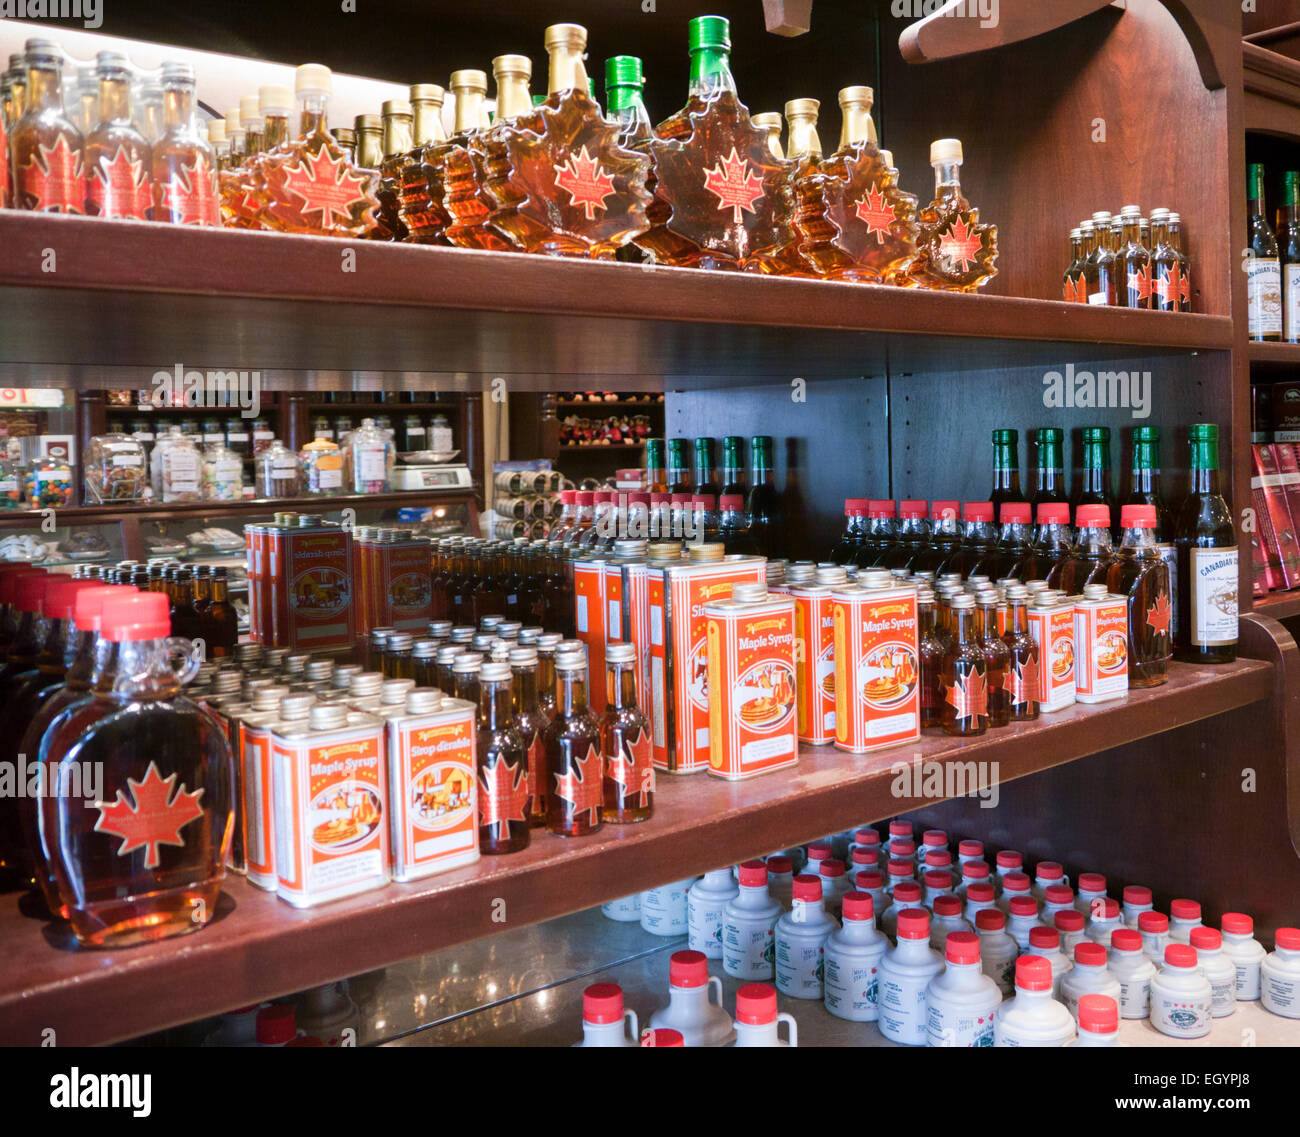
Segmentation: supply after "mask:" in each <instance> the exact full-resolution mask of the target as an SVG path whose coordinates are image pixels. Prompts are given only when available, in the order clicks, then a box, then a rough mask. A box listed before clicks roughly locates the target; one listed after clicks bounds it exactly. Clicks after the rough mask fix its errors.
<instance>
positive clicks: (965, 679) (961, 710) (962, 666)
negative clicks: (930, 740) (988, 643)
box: [940, 593, 988, 737]
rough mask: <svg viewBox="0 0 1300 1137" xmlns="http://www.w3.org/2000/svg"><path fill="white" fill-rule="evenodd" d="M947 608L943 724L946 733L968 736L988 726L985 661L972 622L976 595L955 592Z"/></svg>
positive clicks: (943, 676)
mask: <svg viewBox="0 0 1300 1137" xmlns="http://www.w3.org/2000/svg"><path fill="white" fill-rule="evenodd" d="M948 609H949V614H950V615H949V618H950V621H951V627H952V637H953V638H952V643H951V644H949V645H948V647H947V649H946V650H945V651H944V653H943V663H942V665H941V668H940V682H941V683H942V685H943V702H942V703H941V704H940V710H941V712H942V725H943V729H944V732H945V733H947V734H952V735H957V736H959V737H971V736H974V735H977V734H983V733H984V731H985V730H986V729H987V728H988V687H987V683H988V664H987V663H986V661H985V658H984V646H983V644H982V643H981V642H980V639H979V633H978V630H977V628H976V624H975V597H973V596H971V595H970V594H969V593H958V594H957V595H954V596H953V597H952V599H951V600H950V601H949V604H948Z"/></svg>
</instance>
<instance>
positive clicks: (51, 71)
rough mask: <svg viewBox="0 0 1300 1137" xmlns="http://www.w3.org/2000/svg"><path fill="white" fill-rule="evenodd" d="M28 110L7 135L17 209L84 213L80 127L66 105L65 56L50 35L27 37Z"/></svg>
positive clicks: (26, 106)
mask: <svg viewBox="0 0 1300 1137" xmlns="http://www.w3.org/2000/svg"><path fill="white" fill-rule="evenodd" d="M23 61H24V64H25V65H26V68H27V85H26V92H25V99H26V103H25V109H24V110H23V112H22V117H21V118H19V119H18V121H17V123H16V124H15V125H14V128H13V136H12V137H11V138H10V139H9V150H10V161H11V162H12V163H13V178H14V200H13V203H14V205H15V207H17V208H18V209H31V210H36V211H38V212H41V213H81V212H82V211H83V209H84V208H85V201H86V187H85V182H84V178H83V167H82V144H83V138H82V134H81V131H79V130H78V129H77V127H76V125H75V124H74V123H73V122H72V120H71V119H70V118H68V116H67V115H66V114H65V113H64V110H63V56H62V52H61V51H60V49H59V47H58V45H57V44H55V43H53V42H52V41H50V40H47V39H29V40H28V41H27V43H26V45H25V50H24V53H23Z"/></svg>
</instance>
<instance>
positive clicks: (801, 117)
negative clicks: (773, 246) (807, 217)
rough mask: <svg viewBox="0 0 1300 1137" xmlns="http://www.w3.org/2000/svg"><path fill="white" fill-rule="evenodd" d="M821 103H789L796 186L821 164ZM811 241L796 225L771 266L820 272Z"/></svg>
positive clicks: (791, 272) (787, 271) (785, 271)
mask: <svg viewBox="0 0 1300 1137" xmlns="http://www.w3.org/2000/svg"><path fill="white" fill-rule="evenodd" d="M820 106H821V104H820V103H819V102H818V101H817V100H816V99H791V100H790V101H789V102H788V103H786V104H785V120H786V123H787V124H788V126H789V138H790V144H789V147H788V148H787V152H786V157H788V158H789V159H790V161H792V162H794V164H795V168H794V171H793V172H792V173H791V175H790V177H791V180H792V183H793V184H794V185H796V186H797V185H798V183H799V181H800V180H801V179H803V178H806V177H808V176H809V175H810V174H812V173H815V172H816V171H817V170H818V169H819V168H820V166H821V162H822V144H821V139H820V137H819V136H818V134H817V112H818V109H819V108H820ZM808 244H809V242H808V239H807V237H806V236H805V235H804V234H803V233H802V232H801V231H800V230H799V229H798V228H797V227H796V228H795V229H794V234H793V239H792V240H791V241H790V243H789V244H787V245H785V246H784V247H783V248H781V249H778V250H777V251H776V253H774V254H773V257H772V261H771V270H772V271H774V272H779V273H780V275H782V276H809V277H816V276H820V275H821V273H820V271H819V270H818V268H817V266H816V265H815V264H814V263H813V262H812V261H811V260H809V258H808V256H807V247H808Z"/></svg>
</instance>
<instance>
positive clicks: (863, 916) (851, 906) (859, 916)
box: [844, 890, 876, 920]
mask: <svg viewBox="0 0 1300 1137" xmlns="http://www.w3.org/2000/svg"><path fill="white" fill-rule="evenodd" d="M875 914H876V902H875V901H874V900H872V899H871V893H869V892H858V891H856V890H854V891H853V892H846V893H845V894H844V918H845V919H846V920H870V919H871V918H872V917H873V916H874V915H875Z"/></svg>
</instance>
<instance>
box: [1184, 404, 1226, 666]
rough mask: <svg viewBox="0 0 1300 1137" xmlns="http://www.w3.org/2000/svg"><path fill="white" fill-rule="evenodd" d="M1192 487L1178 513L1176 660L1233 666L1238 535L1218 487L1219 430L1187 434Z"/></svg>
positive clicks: (1202, 426) (1206, 426) (1198, 427)
mask: <svg viewBox="0 0 1300 1137" xmlns="http://www.w3.org/2000/svg"><path fill="white" fill-rule="evenodd" d="M1187 436H1188V441H1189V442H1190V443H1191V451H1192V453H1191V463H1190V466H1191V486H1190V487H1189V490H1188V494H1187V496H1186V497H1185V498H1184V499H1183V503H1182V506H1181V507H1180V508H1179V510H1178V519H1177V522H1176V523H1175V526H1174V545H1175V547H1176V548H1177V550H1178V628H1177V630H1176V636H1175V641H1174V642H1175V650H1176V653H1177V655H1178V658H1180V659H1184V660H1187V661H1188V662H1192V663H1231V662H1232V661H1233V660H1234V659H1236V658H1237V533H1236V529H1235V528H1234V527H1233V520H1232V510H1231V508H1230V507H1229V505H1228V503H1227V501H1225V500H1224V497H1223V494H1222V492H1221V490H1220V487H1219V428H1218V426H1216V425H1215V424H1214V423H1209V422H1198V423H1196V424H1195V425H1193V426H1192V427H1191V428H1190V429H1189V430H1188V435H1187Z"/></svg>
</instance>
